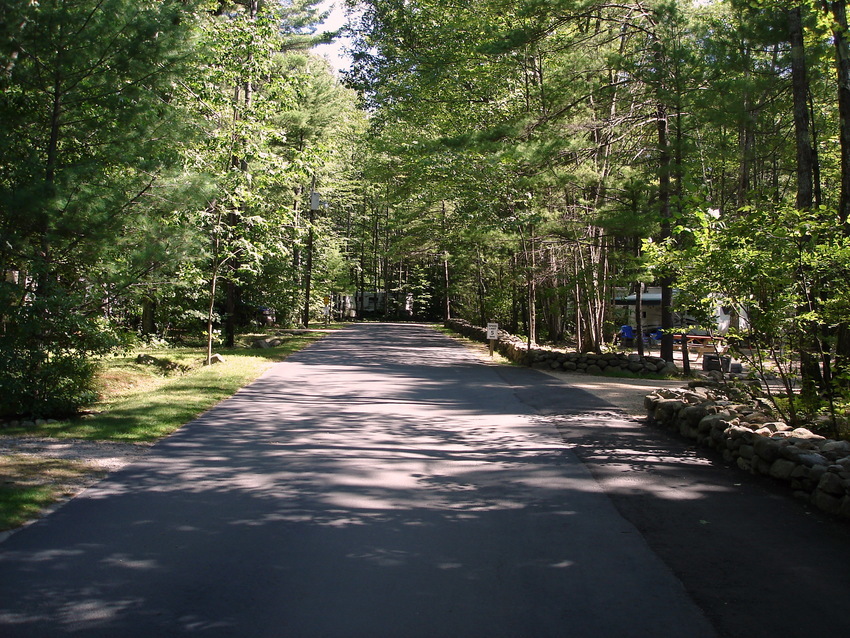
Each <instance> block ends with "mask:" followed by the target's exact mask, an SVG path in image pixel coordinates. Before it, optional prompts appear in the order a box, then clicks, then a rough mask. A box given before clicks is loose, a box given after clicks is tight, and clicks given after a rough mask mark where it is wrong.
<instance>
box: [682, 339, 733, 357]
mask: <svg viewBox="0 0 850 638" xmlns="http://www.w3.org/2000/svg"><path fill="white" fill-rule="evenodd" d="M673 338H674V339H676V340H677V341H678V342H679V343H682V340H683V339H684V340H685V343H686V345H687V348H688V352H690V353H691V354H695V355H697V358H699V357H701V356H703V355H706V354H725V353H726V350H728V348H729V346H728V345H727V343H726V340H725V339H724V338H723V337H719V336H716V335H694V334H685V335H683V334H674V335H673Z"/></svg>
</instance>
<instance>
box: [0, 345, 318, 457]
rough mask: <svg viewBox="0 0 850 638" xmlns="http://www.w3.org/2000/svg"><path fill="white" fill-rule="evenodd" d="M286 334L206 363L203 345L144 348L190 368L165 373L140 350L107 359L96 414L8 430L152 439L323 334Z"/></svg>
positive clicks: (54, 435) (224, 351)
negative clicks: (141, 359)
mask: <svg viewBox="0 0 850 638" xmlns="http://www.w3.org/2000/svg"><path fill="white" fill-rule="evenodd" d="M324 334H326V333H324V332H321V333H306V334H294V335H281V336H280V337H279V338H280V339H281V340H282V343H281V345H280V346H278V347H276V348H269V349H248V348H233V349H218V350H217V351H216V352H218V353H219V354H221V355H222V356H224V359H225V361H224V363H218V364H215V365H212V366H203V365H202V360H203V357H204V351H203V349H201V348H180V349H166V350H155V351H145V354H149V355H151V356H154V357H157V358H161V359H168V360H170V361H175V362H177V363H179V364H181V365H184V366H189V368H190V369H189V371H188V372H185V373H172V374H165V373H163V372H162V371H161V370H159V369H158V368H156V367H155V366H149V365H142V364H138V363H135V358H136V353H133V354H132V355H130V356H127V357H121V358H116V359H113V360H111V361H109V362H108V365H107V366H106V367H105V369H104V370H103V372H102V374H101V384H102V391H103V395H104V397H103V399H102V401H101V402H100V403H98V404H97V405H95V406H94V409H93V411H92V413H91V414H87V415H85V416H83V417H81V418H75V419H71V420H67V421H59V422H56V423H47V424H43V425H40V426H37V427H26V428H23V427H18V428H7V429H6V430H4V431H3V433H4V434H7V435H17V436H40V437H52V438H59V439H62V438H74V439H85V440H97V441H118V442H122V443H149V442H153V441H156V440H158V439H160V438H162V437H163V436H167V435H168V434H170V433H172V432H174V431H175V430H176V429H178V428H179V427H180V426H182V425H183V424H185V423H187V422H188V421H191V420H192V419H193V418H195V417H196V416H198V415H199V414H201V413H202V412H205V411H206V410H208V409H209V408H211V407H213V406H214V405H215V404H217V403H218V402H220V401H221V400H223V399H226V398H227V397H229V396H231V395H232V394H233V393H234V392H236V391H237V390H239V388H241V387H243V386H245V385H247V384H248V383H250V382H251V381H253V380H254V379H256V378H257V377H258V376H259V375H260V374H262V373H263V372H264V371H265V370H266V369H268V368H269V367H270V366H271V365H273V364H274V363H276V362H278V361H283V360H284V359H285V358H286V357H287V356H289V355H290V354H292V353H293V352H295V351H297V350H300V349H302V348H303V347H305V346H306V345H309V344H310V343H312V342H313V341H316V340H317V339H319V338H321V337H322V336H324Z"/></svg>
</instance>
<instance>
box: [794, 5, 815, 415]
mask: <svg viewBox="0 0 850 638" xmlns="http://www.w3.org/2000/svg"><path fill="white" fill-rule="evenodd" d="M802 15H803V12H802V9H801V8H800V7H799V6H798V7H795V8H793V9H789V10H788V39H789V41H790V43H791V93H792V96H793V104H794V109H793V110H794V139H795V145H796V149H797V197H796V208H797V210H800V211H810V210H811V209H812V202H813V199H814V190H813V185H814V181H813V177H812V176H813V165H814V154H813V151H812V138H811V132H810V129H809V108H808V94H809V81H808V77H807V72H806V51H805V45H804V39H803V17H802ZM801 241H802V242H803V245H801V246H800V250H802V251H805V250H806V244H808V243H809V240H808V238H803V239H801ZM804 268H805V267H804V266H800V273H799V286H800V287H801V292H803V293H805V294H804V296H805V298H807V299H809V300H810V301H809V302H808V303H804V304H803V305H802V306H801V307H800V308H798V312H800V313H803V314H804V313H807V312H810V311H811V310H813V309H814V308H813V306H812V303H813V301H814V299H815V295H814V294H813V293H811V294H809V293H810V291H808V290H806V287H807V282H808V281H810V280H811V277H810V276H808V273H806V272H805V271H804ZM819 330H820V329H819V327H818V326H815V325H808V326H807V327H806V328H804V329H802V330H801V331H800V334H799V335H798V338H799V344H798V348H799V353H800V374H801V376H802V383H803V394H804V395H807V396H809V397H810V398H812V399H813V398H814V397H816V396H817V394H818V386H822V384H823V376H822V373H821V367H820V364H819V362H818V359H817V353H818V352H822V348H820V346H819V343H818V339H817V335H818V334H819Z"/></svg>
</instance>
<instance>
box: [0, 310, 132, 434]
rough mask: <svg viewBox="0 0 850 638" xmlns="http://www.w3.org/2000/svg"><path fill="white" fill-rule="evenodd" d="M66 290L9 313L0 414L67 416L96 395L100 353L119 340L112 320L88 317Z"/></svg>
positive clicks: (3, 337)
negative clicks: (109, 322)
mask: <svg viewBox="0 0 850 638" xmlns="http://www.w3.org/2000/svg"><path fill="white" fill-rule="evenodd" d="M74 302H75V300H74V299H73V298H71V297H69V296H65V295H55V296H50V297H47V298H42V299H39V300H37V301H34V302H32V303H28V304H25V305H22V306H18V307H15V308H13V309H12V310H11V312H9V313H8V314H5V315H4V316H3V317H2V319H3V325H2V327H3V331H2V332H0V360H2V361H4V362H5V364H4V365H3V367H2V369H0V418H15V417H31V418H34V417H41V418H62V417H67V416H70V415H73V414H75V413H77V412H79V411H80V410H81V409H82V408H84V407H86V406H89V405H91V404H92V403H94V402H95V401H96V400H97V398H98V395H97V391H96V389H95V375H96V373H97V368H98V364H97V357H98V356H100V355H103V354H106V353H107V352H109V351H111V350H112V349H114V348H115V347H116V346H117V345H118V344H119V340H118V338H117V335H116V334H115V332H114V331H113V330H112V329H111V327H110V326H109V325H108V323H107V322H106V321H105V320H104V319H102V318H99V317H87V316H85V315H84V314H82V313H80V312H79V311H78V310H77V309H78V308H79V307H80V306H79V305H78V304H76V303H74Z"/></svg>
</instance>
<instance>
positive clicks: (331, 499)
mask: <svg viewBox="0 0 850 638" xmlns="http://www.w3.org/2000/svg"><path fill="white" fill-rule="evenodd" d="M526 374H534V375H535V377H534V378H535V379H545V378H546V377H543V376H542V375H540V376H539V377H538V375H536V374H535V373H533V372H531V371H527V370H516V371H514V372H510V371H508V372H499V371H498V369H497V368H494V367H489V366H483V365H481V364H480V363H478V362H477V361H476V360H475V358H474V357H473V356H471V355H469V354H468V353H467V352H466V351H465V350H463V349H462V348H460V347H458V346H457V345H455V344H454V343H453V342H451V341H450V340H448V339H447V338H445V337H443V336H442V335H439V334H438V333H436V332H434V331H432V330H430V329H428V328H424V327H422V326H414V325H407V326H392V327H388V326H379V325H365V326H357V327H356V328H352V329H349V330H345V331H342V332H341V333H337V334H335V335H334V336H333V338H328V339H326V340H324V341H322V342H319V343H316V344H314V345H313V346H312V347H310V348H308V349H306V350H305V351H303V352H301V353H298V354H297V355H295V356H293V357H292V358H291V359H290V360H289V361H287V362H285V363H283V364H279V365H277V366H275V367H273V368H272V369H271V370H270V371H269V372H268V373H267V374H265V375H264V376H263V377H261V378H260V379H259V380H258V381H257V382H256V383H254V384H252V385H251V386H249V387H247V388H245V389H243V390H242V391H240V392H238V393H237V394H236V395H235V396H234V397H232V398H231V399H230V400H228V401H225V402H223V403H222V404H220V405H219V406H217V407H216V408H215V409H213V410H211V411H209V412H207V413H206V414H204V415H202V416H201V417H200V418H199V419H197V420H196V421H194V422H193V423H192V424H190V425H189V426H187V427H186V428H184V429H182V430H180V431H179V432H177V433H175V434H174V435H173V436H171V437H169V438H168V439H166V440H164V441H162V442H161V443H159V444H158V445H156V446H155V447H154V449H153V450H152V452H151V453H150V454H149V455H148V456H146V457H145V458H144V459H142V460H141V461H140V462H138V463H136V464H134V465H132V466H130V467H128V468H125V469H124V470H123V471H121V472H118V473H116V474H114V475H112V476H111V477H110V478H109V479H108V480H106V481H104V482H102V483H100V484H99V485H97V486H96V487H94V488H92V489H90V490H89V491H88V492H86V493H85V494H84V496H83V497H81V498H78V499H75V501H73V502H72V503H71V504H69V505H68V506H66V507H64V508H62V509H61V510H59V511H58V512H56V513H55V514H54V515H53V516H51V517H49V519H48V520H45V521H43V522H41V523H39V524H36V525H34V526H32V527H31V528H30V529H28V530H27V531H26V532H25V533H21V534H17V535H15V536H13V537H12V538H11V539H9V541H7V543H5V544H4V546H3V550H4V551H3V552H2V553H0V570H2V572H3V574H4V578H7V579H11V580H12V581H14V582H16V583H17V585H16V586H15V587H14V588H12V587H9V586H6V587H2V586H0V623H2V625H3V627H4V629H6V628H8V629H9V630H10V633H8V635H10V636H11V635H18V633H16V632H17V630H20V634H21V635H25V634H27V633H28V632H30V633H31V632H33V631H35V632H36V633H38V632H41V633H42V634H43V635H46V634H48V633H49V634H50V635H63V634H64V633H75V632H84V633H85V634H86V635H122V636H132V635H138V636H143V635H153V634H154V632H165V633H167V634H184V633H186V634H188V633H200V634H202V635H211V636H213V635H233V636H241V635H251V636H280V635H293V636H346V637H348V636H370V637H374V636H403V637H408V636H428V637H433V636H449V635H455V636H465V637H466V636H487V637H493V636H561V635H570V636H577V637H582V636H587V637H590V636H594V637H595V636H608V635H612V636H613V635H618V636H627V635H634V636H647V635H658V636H683V637H684V636H689V637H690V636H710V635H713V631H712V630H711V628H710V626H709V625H708V623H707V622H706V620H705V619H704V617H703V616H702V614H701V612H700V611H699V610H698V609H697V608H696V607H695V606H694V605H693V603H692V602H691V601H690V599H689V598H688V597H687V596H686V595H685V593H684V590H683V589H682V587H681V584H680V583H679V582H678V581H677V580H676V578H675V577H674V576H673V575H672V574H671V573H670V572H669V570H668V569H667V568H666V567H665V566H664V565H663V563H661V562H660V561H658V560H657V558H656V557H655V556H654V555H653V554H652V552H650V551H649V550H648V548H647V547H646V544H645V542H644V540H643V539H642V537H641V536H640V534H639V533H637V531H636V530H635V529H634V527H633V526H632V525H631V524H629V523H628V522H627V521H625V520H624V519H622V518H621V517H620V516H619V515H618V513H617V512H616V510H615V508H614V507H613V506H612V505H611V503H610V501H609V500H608V499H607V497H606V496H605V495H604V493H603V492H602V490H601V489H600V486H599V483H598V481H597V480H596V479H595V478H594V477H593V476H592V475H591V474H590V473H589V472H588V471H587V469H586V468H585V467H584V465H583V464H582V463H580V462H579V461H578V459H577V458H576V456H575V453H574V452H573V451H572V450H571V449H570V445H569V444H568V443H565V440H564V438H563V436H562V434H563V430H562V431H561V432H559V430H558V429H557V428H556V427H554V425H553V422H552V420H551V417H549V416H545V417H542V416H540V415H538V414H537V413H536V412H535V410H534V409H532V408H531V407H529V405H527V404H526V403H524V402H523V401H521V400H520V395H522V394H523V393H524V392H526V391H529V390H528V387H529V386H528V384H527V381H526V377H525V376H524V375H526ZM553 383H554V381H553ZM552 387H553V388H554V387H555V386H552ZM551 389H552V388H545V387H544V388H543V390H544V391H549V390H551ZM539 391H540V389H539V388H535V389H534V392H539ZM561 391H562V392H563V389H562V390H561ZM578 392H579V393H580V391H578ZM565 397H566V398H565V400H567V401H568V402H569V403H571V404H573V405H576V406H578V404H579V403H581V402H582V401H585V400H586V397H584V396H583V395H581V394H576V395H570V396H566V395H565ZM576 414H580V411H579V412H576ZM564 418H570V417H569V415H564ZM573 418H574V419H580V418H584V417H579V416H575V417H573ZM587 418H593V419H600V418H610V416H602V415H599V414H597V415H595V416H591V417H587ZM565 423H566V421H565ZM577 424H579V421H577V420H574V422H573V423H572V426H576V425H577ZM595 453H599V454H606V453H608V454H618V455H620V454H622V451H621V450H619V449H618V450H607V449H606V448H605V447H604V446H599V449H598V450H597V451H596V452H595ZM630 454H631V459H629V460H624V462H630V463H634V464H635V465H636V466H637V465H639V464H640V463H642V462H651V463H654V464H661V463H664V458H663V455H662V454H661V453H660V451H659V452H658V453H654V456H646V455H643V456H641V453H640V452H639V451H638V450H633V451H632V452H631V453H630ZM679 497H680V496H677V497H676V498H679ZM671 498H672V496H671ZM10 590H14V593H12V592H11V591H10ZM75 610H76V611H75ZM567 629H568V634H567ZM4 635H6V634H4Z"/></svg>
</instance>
